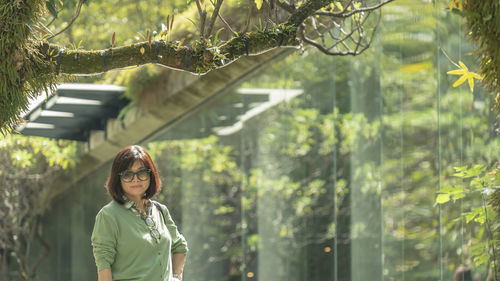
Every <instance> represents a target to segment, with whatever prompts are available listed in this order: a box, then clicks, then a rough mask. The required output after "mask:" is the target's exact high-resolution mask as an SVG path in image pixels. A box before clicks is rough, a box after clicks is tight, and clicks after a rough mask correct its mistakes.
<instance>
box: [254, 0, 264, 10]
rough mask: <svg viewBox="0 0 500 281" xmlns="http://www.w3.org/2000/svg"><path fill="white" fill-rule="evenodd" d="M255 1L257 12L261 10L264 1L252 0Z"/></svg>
mask: <svg viewBox="0 0 500 281" xmlns="http://www.w3.org/2000/svg"><path fill="white" fill-rule="evenodd" d="M254 1H255V6H257V10H260V8H262V3H263V2H264V0H254Z"/></svg>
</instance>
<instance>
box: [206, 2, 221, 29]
mask: <svg viewBox="0 0 500 281" xmlns="http://www.w3.org/2000/svg"><path fill="white" fill-rule="evenodd" d="M210 2H211V3H212V4H213V2H212V1H210ZM222 2H224V1H223V0H217V3H216V4H215V5H214V11H213V13H212V18H211V19H210V22H209V23H208V28H207V31H206V33H205V37H206V38H208V37H210V34H211V33H212V29H213V28H214V24H215V20H216V19H217V15H219V10H220V7H221V6H222Z"/></svg>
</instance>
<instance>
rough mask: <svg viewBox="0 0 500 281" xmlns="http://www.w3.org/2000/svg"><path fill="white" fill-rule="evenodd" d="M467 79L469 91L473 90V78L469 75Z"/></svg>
mask: <svg viewBox="0 0 500 281" xmlns="http://www.w3.org/2000/svg"><path fill="white" fill-rule="evenodd" d="M467 81H468V82H469V88H470V91H471V92H474V78H472V76H469V78H468V79H467Z"/></svg>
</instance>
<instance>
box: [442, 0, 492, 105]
mask: <svg viewBox="0 0 500 281" xmlns="http://www.w3.org/2000/svg"><path fill="white" fill-rule="evenodd" d="M450 10H453V11H456V12H457V13H459V14H460V15H462V16H463V17H464V18H465V19H466V20H467V22H466V26H467V29H468V35H469V36H470V38H471V39H472V41H473V42H474V43H475V44H476V45H477V47H478V50H477V51H476V52H477V53H478V54H479V55H480V57H481V63H480V71H481V75H482V76H483V77H484V84H485V85H486V87H487V88H488V89H489V90H490V91H491V92H492V93H495V92H496V98H497V102H496V105H495V106H496V108H497V109H499V108H500V54H499V53H498V46H500V3H499V2H498V1H496V0H486V1H473V0H458V1H456V0H454V1H450Z"/></svg>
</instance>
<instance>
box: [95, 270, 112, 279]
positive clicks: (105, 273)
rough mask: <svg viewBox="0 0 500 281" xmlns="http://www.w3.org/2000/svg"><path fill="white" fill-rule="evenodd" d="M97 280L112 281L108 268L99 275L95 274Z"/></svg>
mask: <svg viewBox="0 0 500 281" xmlns="http://www.w3.org/2000/svg"><path fill="white" fill-rule="evenodd" d="M97 280H98V281H113V276H112V275H111V269H110V268H105V269H103V270H101V271H99V273H97Z"/></svg>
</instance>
